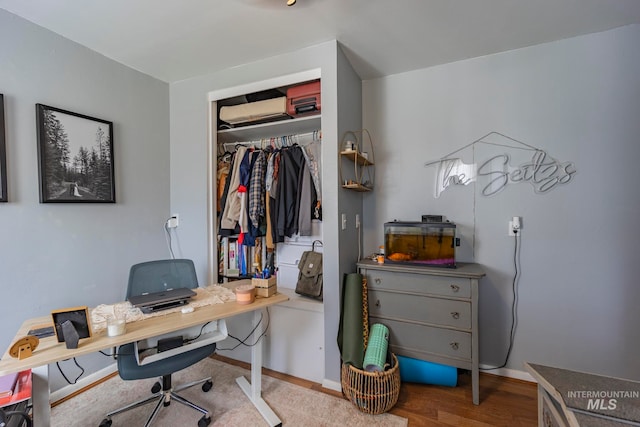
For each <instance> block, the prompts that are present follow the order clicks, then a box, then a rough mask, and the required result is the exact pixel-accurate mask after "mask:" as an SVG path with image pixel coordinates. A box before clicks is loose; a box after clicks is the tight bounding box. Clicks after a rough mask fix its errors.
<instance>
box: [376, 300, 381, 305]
mask: <svg viewBox="0 0 640 427" xmlns="http://www.w3.org/2000/svg"><path fill="white" fill-rule="evenodd" d="M376 307H380V300H379V299H377V300H376Z"/></svg>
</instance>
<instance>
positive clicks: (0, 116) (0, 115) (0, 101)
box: [0, 93, 9, 202]
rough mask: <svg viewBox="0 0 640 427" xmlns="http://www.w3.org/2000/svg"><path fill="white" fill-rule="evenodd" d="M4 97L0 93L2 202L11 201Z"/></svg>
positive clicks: (0, 194) (0, 185)
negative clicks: (9, 195) (8, 181)
mask: <svg viewBox="0 0 640 427" xmlns="http://www.w3.org/2000/svg"><path fill="white" fill-rule="evenodd" d="M4 132H5V130H4V96H3V95H2V94H1V93H0V202H7V201H9V199H8V197H7V146H6V145H5V140H4V138H5V136H4Z"/></svg>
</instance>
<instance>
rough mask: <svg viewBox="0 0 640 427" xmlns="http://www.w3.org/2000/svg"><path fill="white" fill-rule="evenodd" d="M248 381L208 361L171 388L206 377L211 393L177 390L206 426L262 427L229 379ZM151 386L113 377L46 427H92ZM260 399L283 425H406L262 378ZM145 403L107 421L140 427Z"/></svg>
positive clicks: (173, 413)
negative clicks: (205, 415) (206, 417)
mask: <svg viewBox="0 0 640 427" xmlns="http://www.w3.org/2000/svg"><path fill="white" fill-rule="evenodd" d="M241 375H242V376H245V377H246V378H247V379H250V372H249V371H248V370H246V369H243V368H240V367H237V366H233V365H229V364H226V363H224V362H220V361H218V360H214V359H205V360H203V361H201V362H199V363H198V364H196V365H194V366H192V367H190V368H187V369H185V370H183V371H181V372H178V373H176V374H174V375H173V383H174V385H179V384H182V383H185V382H189V381H195V380H197V379H199V378H203V377H206V376H212V377H213V388H212V389H211V391H209V392H208V393H204V392H203V391H202V389H201V388H200V386H195V387H192V388H190V389H187V390H183V391H182V392H181V393H180V394H181V395H182V396H184V397H185V398H186V399H189V400H191V401H192V402H194V403H195V404H197V405H200V406H204V407H205V408H208V409H209V410H210V411H211V412H212V417H211V418H212V422H211V426H230V427H235V426H237V427H248V426H266V425H267V423H266V421H264V419H263V418H262V416H261V415H260V413H259V412H258V411H257V410H256V409H255V407H254V406H253V405H252V404H251V403H250V402H249V400H248V399H247V397H246V396H245V394H244V393H243V392H242V391H241V390H240V388H239V386H238V385H237V383H236V381H235V379H236V378H237V377H239V376H241ZM154 382H155V381H154V380H152V379H149V380H139V381H123V380H121V379H120V377H117V376H116V377H114V378H111V379H109V380H107V381H105V382H104V383H102V384H99V385H98V386H96V387H93V388H92V389H90V390H88V391H86V392H84V393H82V394H81V395H79V396H76V397H74V398H73V399H70V400H68V401H66V402H64V403H62V404H60V405H58V406H56V407H54V408H52V410H51V426H52V427H87V426H96V427H97V426H98V425H99V424H100V421H102V419H103V418H104V415H105V413H106V412H108V411H111V410H114V409H117V408H120V407H122V406H125V405H126V404H128V403H131V402H133V401H135V400H137V399H140V398H142V397H144V396H148V395H149V394H150V393H151V391H150V390H151V386H152V385H153V383H154ZM262 396H263V398H264V400H265V401H266V402H267V403H268V404H269V406H271V408H272V409H273V410H274V412H275V413H276V414H277V415H278V417H280V419H281V420H282V422H283V425H284V426H296V427H297V426H303V427H316V426H317V427H330V426H335V427H338V426H340V427H342V426H350V427H355V426H362V427H375V426H381V427H382V426H384V427H387V426H391V427H393V426H399V427H402V426H406V425H407V420H406V419H404V418H401V417H397V416H395V415H391V414H382V415H368V414H364V413H362V412H360V411H358V409H356V408H355V407H354V406H353V405H352V404H351V403H350V402H348V401H347V400H344V399H340V398H337V397H333V396H330V395H328V394H325V393H321V392H317V391H313V390H310V389H307V388H303V387H300V386H297V385H294V384H291V383H288V382H286V381H280V380H278V379H275V378H272V377H268V376H265V375H263V376H262ZM153 407H154V404H153V403H149V404H148V405H145V406H143V407H141V408H136V409H133V410H130V411H128V412H125V413H123V414H120V415H116V416H114V417H113V427H118V426H123V427H133V426H140V425H144V422H145V421H146V419H147V417H148V416H149V414H150V413H151V411H152V410H153ZM201 416H202V415H201V414H200V413H199V412H198V411H195V410H193V409H191V408H187V407H185V406H184V405H181V404H179V403H177V402H173V403H172V404H171V406H169V407H167V408H162V409H161V410H160V413H159V415H158V417H157V418H156V421H155V422H154V424H153V425H154V426H157V427H176V426H197V425H198V420H199V419H200V418H201Z"/></svg>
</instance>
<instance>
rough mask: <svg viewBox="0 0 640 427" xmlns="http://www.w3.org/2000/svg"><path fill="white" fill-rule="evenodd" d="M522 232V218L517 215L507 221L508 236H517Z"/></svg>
mask: <svg viewBox="0 0 640 427" xmlns="http://www.w3.org/2000/svg"><path fill="white" fill-rule="evenodd" d="M519 234H522V219H521V218H520V217H519V216H514V217H513V218H512V219H511V221H509V236H513V237H515V236H517V235H519Z"/></svg>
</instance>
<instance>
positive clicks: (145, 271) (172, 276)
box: [100, 259, 216, 427]
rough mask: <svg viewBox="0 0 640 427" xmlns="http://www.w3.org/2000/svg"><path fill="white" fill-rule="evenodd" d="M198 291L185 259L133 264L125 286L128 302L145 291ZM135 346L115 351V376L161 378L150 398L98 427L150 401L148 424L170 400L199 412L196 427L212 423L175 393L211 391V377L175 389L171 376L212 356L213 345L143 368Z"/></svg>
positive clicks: (190, 263)
mask: <svg viewBox="0 0 640 427" xmlns="http://www.w3.org/2000/svg"><path fill="white" fill-rule="evenodd" d="M184 287H186V288H190V289H193V288H197V287H198V278H197V276H196V270H195V267H194V265H193V261H191V260H188V259H169V260H159V261H149V262H144V263H140V264H136V265H133V266H132V267H131V270H130V272H129V284H128V286H127V299H129V297H130V296H132V295H141V294H143V293H146V292H149V293H151V292H159V291H162V290H166V289H169V288H184ZM134 348H135V346H134V343H129V344H125V345H122V346H120V347H119V348H118V351H117V354H116V358H117V361H118V374H119V375H120V378H122V379H123V380H139V379H145V378H154V377H160V381H158V382H157V383H155V384H154V385H153V387H152V388H151V392H152V393H153V394H152V395H151V396H150V397H147V398H144V399H141V400H139V401H137V402H134V403H131V404H129V405H127V406H125V407H123V408H120V409H117V410H115V411H112V412H109V413H108V414H107V415H106V418H105V419H104V420H102V422H101V423H100V427H109V426H111V423H112V420H111V417H113V416H114V415H117V414H120V413H122V412H125V411H128V410H129V409H133V408H137V407H140V406H142V405H145V404H147V403H149V402H152V401H153V400H157V404H156V407H155V409H154V410H153V412H152V413H151V415H150V416H149V418H148V419H147V422H146V424H145V427H146V426H149V425H151V423H152V422H153V420H154V419H155V417H156V416H157V415H158V412H159V411H160V409H161V408H162V406H169V405H170V404H171V401H172V400H175V401H176V402H179V403H182V404H183V405H186V406H189V407H191V408H193V409H195V410H197V411H200V412H201V413H202V414H204V415H203V416H202V418H200V420H198V427H205V426H208V425H209V424H210V423H211V413H210V412H209V411H208V410H207V409H205V408H202V407H200V406H198V405H195V404H193V403H191V402H189V401H188V400H186V399H184V398H183V397H181V396H179V395H178V394H177V392H178V391H180V390H184V389H186V388H189V387H193V386H195V385H198V384H202V391H204V392H207V391H209V390H211V387H212V385H213V382H212V381H211V377H208V378H203V379H201V380H198V381H194V382H191V383H188V384H183V385H180V386H178V387H173V386H172V384H171V374H172V373H174V372H177V371H180V370H182V369H185V368H187V367H189V366H191V365H193V364H195V363H197V362H199V361H200V360H202V359H204V358H206V357H209V356H211V355H212V354H213V353H214V352H215V349H216V344H215V342H214V343H212V344H208V345H205V346H203V347H197V348H194V349H191V350H187V349H188V348H189V347H188V346H186V347H185V352H183V353H180V354H176V355H173V356H169V357H167V358H164V359H160V360H156V361H154V362H150V363H147V364H144V365H139V364H138V362H137V360H136V355H135V349H134Z"/></svg>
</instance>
